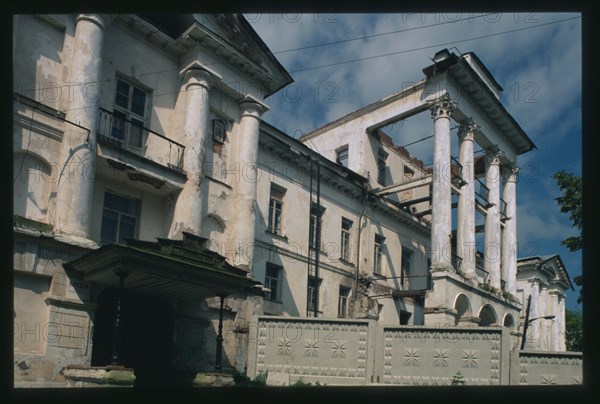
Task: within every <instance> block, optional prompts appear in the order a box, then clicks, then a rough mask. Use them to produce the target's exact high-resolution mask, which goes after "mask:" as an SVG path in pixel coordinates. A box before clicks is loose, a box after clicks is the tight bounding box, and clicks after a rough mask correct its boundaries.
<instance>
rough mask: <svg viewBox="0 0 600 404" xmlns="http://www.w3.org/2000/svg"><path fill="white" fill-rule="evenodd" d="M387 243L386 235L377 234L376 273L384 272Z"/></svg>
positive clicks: (374, 263)
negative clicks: (384, 250) (384, 254)
mask: <svg viewBox="0 0 600 404" xmlns="http://www.w3.org/2000/svg"><path fill="white" fill-rule="evenodd" d="M384 243H385V237H383V236H380V235H379V234H376V235H375V252H374V256H373V272H374V273H376V274H380V275H381V274H382V270H383V245H384Z"/></svg>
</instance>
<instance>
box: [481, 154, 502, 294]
mask: <svg viewBox="0 0 600 404" xmlns="http://www.w3.org/2000/svg"><path fill="white" fill-rule="evenodd" d="M502 156H503V153H502V151H500V150H499V149H498V148H497V147H490V148H488V149H487V150H486V155H485V162H486V175H485V185H486V186H487V187H488V188H489V190H490V191H489V206H488V208H487V214H486V216H485V234H484V238H485V241H484V253H483V255H484V267H485V268H484V269H485V270H486V271H487V272H488V273H489V274H490V283H491V285H492V286H493V287H494V288H496V289H498V290H500V289H501V287H502V286H501V285H502V283H501V273H500V260H501V257H502V252H501V245H500V241H501V235H500V234H501V227H500V159H501V158H502Z"/></svg>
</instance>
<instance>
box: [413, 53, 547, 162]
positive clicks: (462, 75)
mask: <svg viewBox="0 0 600 404" xmlns="http://www.w3.org/2000/svg"><path fill="white" fill-rule="evenodd" d="M438 53H443V51H440V52H438ZM448 54H449V56H448V57H447V58H445V59H443V60H442V61H440V62H437V63H434V64H432V65H429V66H427V67H425V68H424V69H423V73H424V74H425V76H427V78H430V77H432V76H434V75H436V74H440V73H442V72H448V73H449V74H450V75H451V76H452V77H453V78H454V79H456V81H457V83H458V84H460V85H461V86H463V85H468V83H473V84H475V85H476V86H477V89H480V90H482V91H474V92H469V94H472V98H473V100H475V101H476V102H478V104H486V103H485V99H488V100H491V104H492V105H493V107H495V108H497V109H498V116H497V117H495V118H494V119H492V121H493V122H494V123H495V124H496V125H498V127H502V126H503V125H502V124H503V123H506V124H508V129H506V130H504V132H505V133H506V134H507V138H508V139H509V140H510V141H511V143H512V144H513V145H514V146H515V148H516V149H517V150H518V153H517V154H523V153H526V152H528V151H531V150H533V149H536V148H537V146H536V145H535V144H534V143H533V140H531V138H530V137H529V136H528V135H527V133H525V131H524V130H523V128H521V126H520V125H519V123H518V122H517V121H516V120H515V118H513V116H512V115H511V114H510V113H509V112H508V111H507V110H506V108H505V107H504V105H502V103H501V102H500V101H499V100H498V97H497V95H496V94H494V92H493V91H492V90H491V89H490V87H489V86H488V84H487V83H485V81H484V80H483V78H482V77H481V76H480V75H479V73H477V72H476V71H475V70H474V69H473V67H472V66H471V65H470V64H469V63H468V61H467V57H471V58H472V59H474V60H475V62H476V63H477V64H478V65H479V67H480V68H481V69H482V71H483V72H484V74H485V75H486V76H487V77H486V78H487V79H488V80H490V81H491V83H492V84H493V85H495V86H497V88H498V90H502V87H501V86H500V84H498V83H497V82H496V80H495V79H494V77H493V76H492V75H491V73H490V71H489V70H488V69H487V67H486V66H485V65H484V64H483V63H482V62H481V60H480V59H479V58H478V57H477V55H475V53H473V52H468V53H464V54H463V55H461V56H460V57H458V56H457V55H456V54H455V53H448ZM484 94H487V97H486V96H484ZM488 104H490V103H488ZM480 106H481V105H480ZM482 109H483V110H484V111H485V108H483V107H482ZM493 110H494V108H492V111H493ZM486 112H487V111H486ZM488 115H489V113H488ZM490 118H492V117H491V116H490ZM510 133H512V134H513V136H512V137H510V136H509V134H510Z"/></svg>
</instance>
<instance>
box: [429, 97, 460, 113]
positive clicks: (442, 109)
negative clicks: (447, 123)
mask: <svg viewBox="0 0 600 404" xmlns="http://www.w3.org/2000/svg"><path fill="white" fill-rule="evenodd" d="M457 105H458V104H457V103H456V101H453V100H452V99H451V98H450V96H449V95H448V94H444V95H442V96H441V97H439V98H437V99H436V100H434V101H433V102H432V103H431V106H430V107H429V109H431V117H432V118H433V119H438V118H450V116H452V113H453V112H454V111H455V110H456V106H457Z"/></svg>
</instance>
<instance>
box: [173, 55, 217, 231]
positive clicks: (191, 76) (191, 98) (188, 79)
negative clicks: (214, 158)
mask: <svg viewBox="0 0 600 404" xmlns="http://www.w3.org/2000/svg"><path fill="white" fill-rule="evenodd" d="M182 76H183V80H184V83H185V91H186V110H185V118H184V119H185V120H184V142H183V143H184V146H185V152H184V156H183V168H184V170H185V172H186V174H187V181H186V183H185V185H184V186H183V189H182V191H181V193H180V194H179V196H178V197H177V202H176V204H175V212H174V214H173V222H172V224H171V230H170V233H169V238H172V239H180V238H181V237H182V232H184V231H185V232H188V233H192V234H194V235H197V236H199V235H200V229H201V224H202V182H203V179H204V160H205V155H206V152H205V145H206V134H207V132H208V114H209V106H210V103H209V92H210V84H211V83H212V75H211V74H210V73H209V72H207V71H206V70H203V69H201V68H199V67H193V68H189V69H187V70H185V71H184V72H182Z"/></svg>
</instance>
